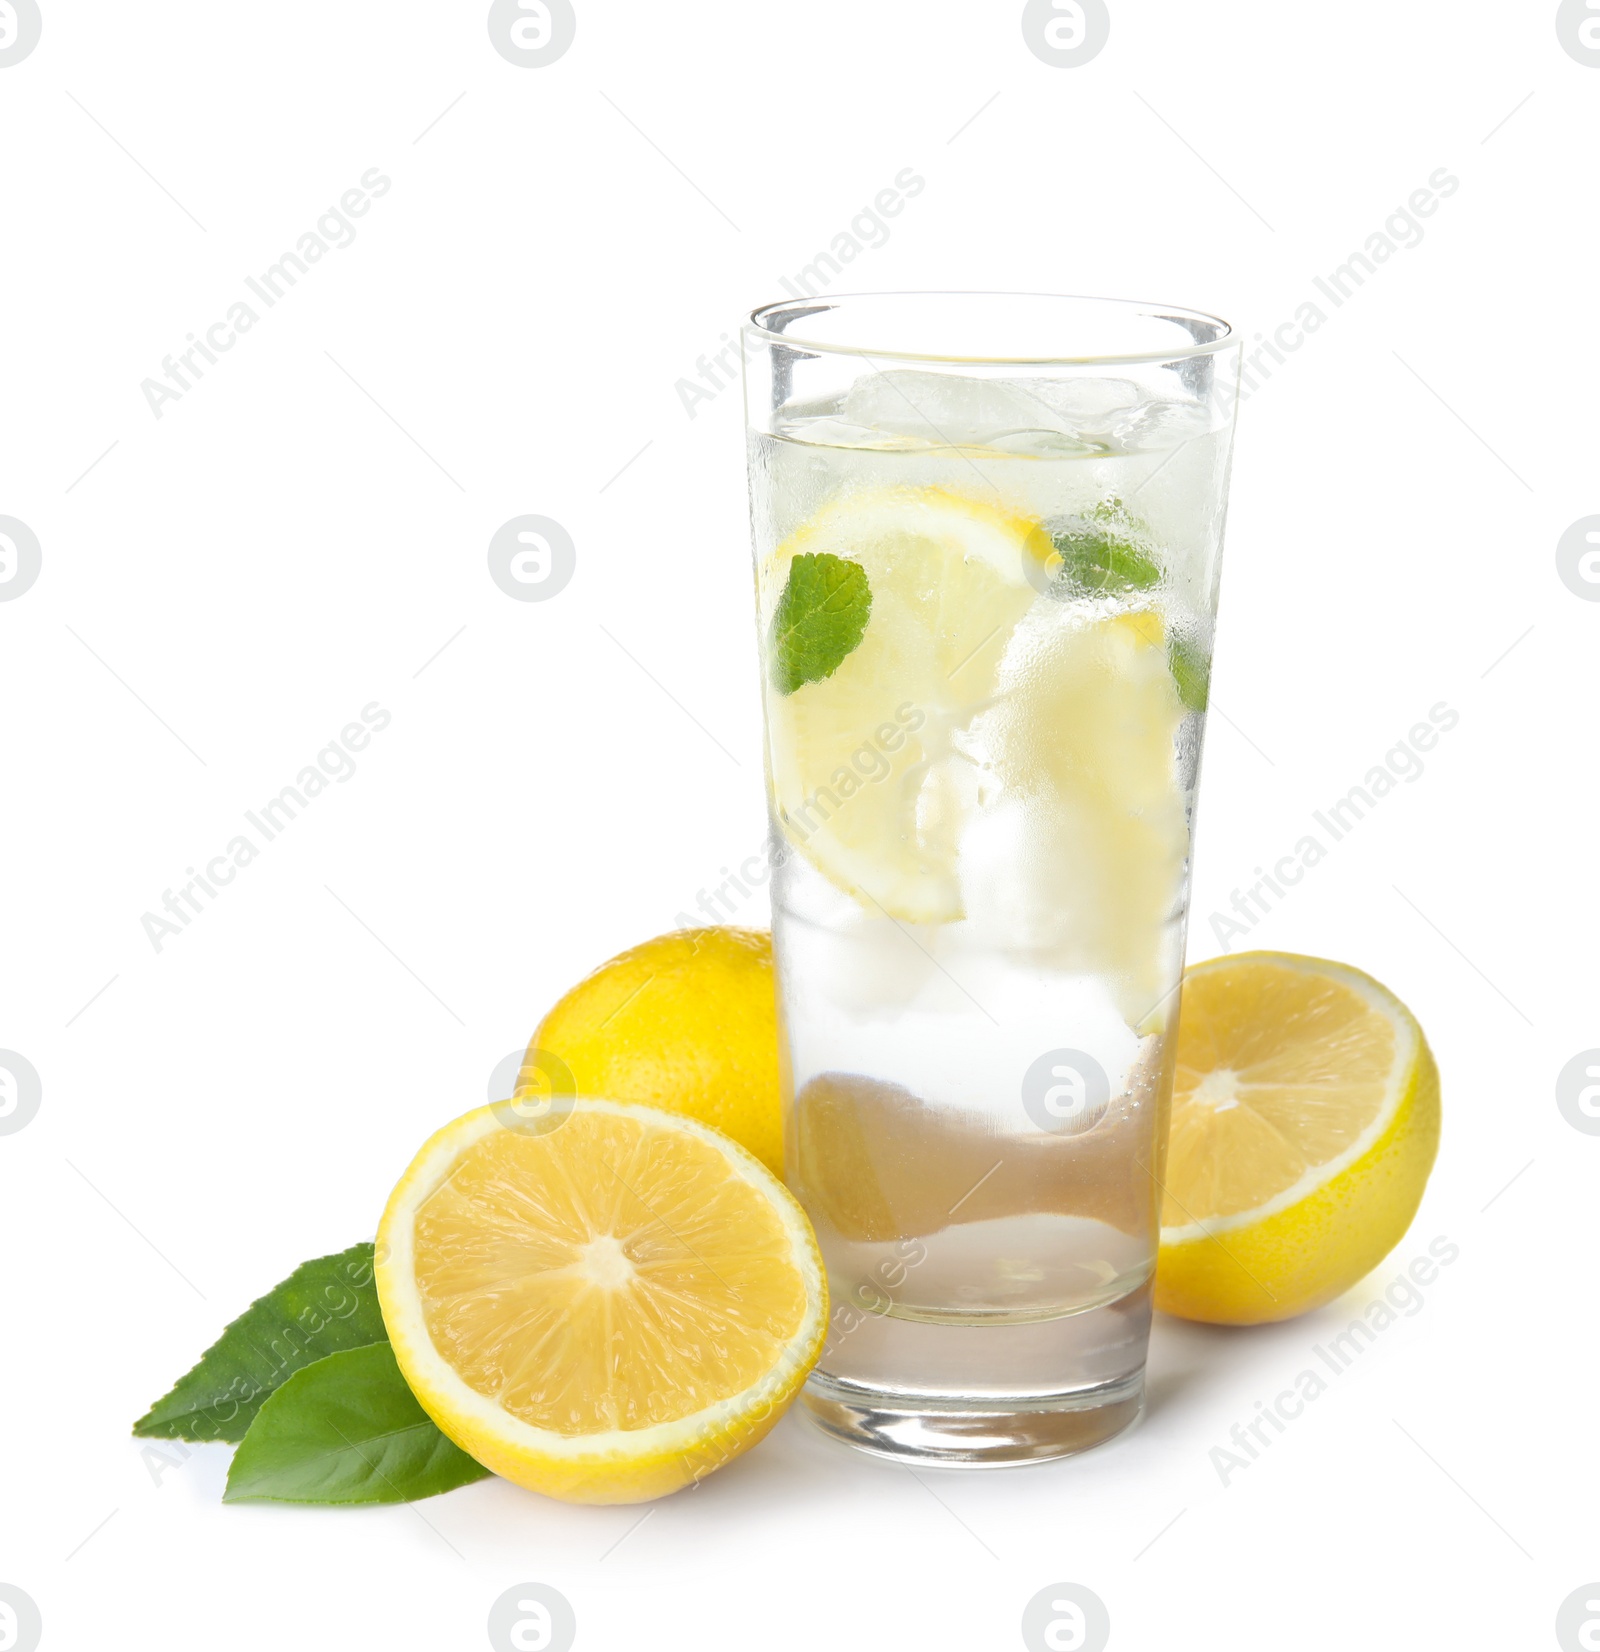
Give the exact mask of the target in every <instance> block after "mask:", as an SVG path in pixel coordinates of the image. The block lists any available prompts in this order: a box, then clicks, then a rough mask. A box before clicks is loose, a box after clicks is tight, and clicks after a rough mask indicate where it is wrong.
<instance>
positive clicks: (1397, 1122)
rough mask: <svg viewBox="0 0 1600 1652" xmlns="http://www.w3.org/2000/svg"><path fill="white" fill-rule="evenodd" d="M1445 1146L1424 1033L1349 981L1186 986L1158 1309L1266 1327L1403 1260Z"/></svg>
mask: <svg viewBox="0 0 1600 1652" xmlns="http://www.w3.org/2000/svg"><path fill="white" fill-rule="evenodd" d="M1438 1145H1439V1069H1438V1067H1437V1066H1436V1065H1435V1063H1434V1059H1433V1053H1432V1051H1431V1050H1429V1048H1428V1042H1427V1040H1426V1039H1425V1038H1424V1037H1423V1035H1422V1028H1421V1027H1420V1026H1418V1025H1417V1021H1416V1018H1415V1017H1414V1016H1413V1015H1412V1014H1411V1012H1410V1011H1409V1010H1408V1009H1407V1008H1406V1007H1405V1005H1404V1004H1402V1003H1401V1002H1400V1000H1399V999H1398V998H1396V997H1395V996H1394V994H1393V993H1392V992H1390V991H1389V990H1388V989H1387V988H1386V987H1384V986H1381V985H1380V984H1379V983H1378V982H1377V981H1374V980H1373V979H1372V977H1371V976H1370V975H1363V974H1362V973H1361V971H1360V970H1357V969H1351V968H1350V967H1349V966H1348V965H1345V964H1334V963H1328V962H1326V961H1325V960H1323V959H1320V958H1303V957H1299V956H1297V955H1295V954H1293V953H1287V952H1244V953H1239V954H1238V955H1236V956H1234V957H1231V958H1213V959H1211V960H1209V961H1208V962H1206V963H1202V964H1196V965H1195V966H1194V967H1193V968H1192V969H1189V970H1188V971H1186V972H1185V974H1184V977H1183V997H1182V1008H1181V1011H1180V1016H1179V1029H1178V1053H1177V1073H1176V1077H1175V1079H1174V1082H1173V1095H1172V1129H1171V1136H1170V1139H1169V1145H1168V1149H1167V1167H1166V1179H1165V1202H1164V1205H1163V1209H1162V1217H1161V1221H1162V1228H1161V1255H1160V1261H1159V1264H1158V1266H1157V1270H1156V1305H1157V1306H1158V1307H1160V1308H1162V1309H1164V1310H1165V1311H1166V1312H1168V1313H1171V1314H1178V1315H1181V1316H1182V1317H1183V1318H1185V1319H1200V1320H1208V1321H1211V1322H1212V1323H1215V1324H1223V1325H1251V1324H1258V1323H1260V1322H1263V1321H1266V1320H1276V1319H1288V1318H1290V1317H1292V1316H1293V1315H1295V1314H1300V1313H1304V1312H1306V1311H1307V1310H1308V1309H1310V1308H1315V1307H1320V1306H1321V1304H1323V1303H1324V1302H1328V1301H1331V1300H1332V1299H1333V1298H1334V1297H1336V1296H1338V1295H1340V1294H1341V1293H1342V1292H1343V1291H1346V1290H1348V1289H1349V1288H1350V1286H1352V1285H1353V1284H1355V1282H1356V1281H1357V1280H1358V1279H1360V1278H1361V1277H1362V1276H1363V1275H1364V1274H1366V1273H1368V1272H1370V1271H1371V1270H1372V1269H1373V1268H1374V1267H1376V1266H1377V1264H1378V1263H1379V1262H1381V1261H1382V1260H1383V1258H1384V1257H1385V1256H1386V1255H1387V1254H1388V1253H1389V1252H1390V1251H1391V1250H1392V1249H1393V1248H1394V1246H1395V1245H1396V1244H1398V1243H1399V1241H1400V1239H1401V1238H1402V1237H1403V1236H1404V1234H1405V1231H1406V1229H1407V1228H1408V1227H1409V1226H1410V1225H1411V1219H1412V1217H1413V1216H1414V1215H1415V1214H1416V1211H1417V1206H1418V1204H1419V1203H1420V1202H1421V1199H1422V1192H1423V1188H1424V1187H1425V1186H1426V1184H1427V1180H1428V1172H1429V1171H1430V1170H1431V1169H1432V1167H1433V1160H1434V1154H1435V1152H1436V1151H1437V1149H1438Z"/></svg>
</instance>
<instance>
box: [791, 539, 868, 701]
mask: <svg viewBox="0 0 1600 1652" xmlns="http://www.w3.org/2000/svg"><path fill="white" fill-rule="evenodd" d="M871 612H872V588H871V586H869V585H868V584H867V573H866V569H864V568H863V567H862V566H861V564H860V563H859V562H849V561H846V560H845V558H844V557H842V556H830V555H829V554H828V553H827V552H826V551H820V552H818V553H816V554H815V555H812V554H809V553H808V554H806V555H804V556H797V557H796V558H795V559H794V561H793V562H791V563H790V564H789V582H788V584H787V585H785V586H784V588H783V595H782V596H781V597H780V598H779V599H778V611H777V612H776V613H775V614H774V615H773V616H772V635H771V637H770V638H769V639H768V643H767V656H768V659H769V661H770V662H771V668H772V680H773V682H774V683H775V684H776V685H777V688H778V692H779V693H780V694H793V693H794V691H795V690H796V689H797V688H801V687H803V686H804V685H805V684H806V683H815V682H820V681H821V680H822V679H823V678H824V677H831V676H832V675H833V674H834V672H835V671H837V670H838V669H839V667H840V666H841V665H842V664H843V663H844V661H845V660H846V659H847V658H848V657H849V656H850V655H851V654H852V653H853V652H854V651H855V649H856V647H857V646H858V645H859V643H860V641H861V638H862V635H863V634H864V633H865V631H866V629H867V618H868V616H869V615H870V614H871Z"/></svg>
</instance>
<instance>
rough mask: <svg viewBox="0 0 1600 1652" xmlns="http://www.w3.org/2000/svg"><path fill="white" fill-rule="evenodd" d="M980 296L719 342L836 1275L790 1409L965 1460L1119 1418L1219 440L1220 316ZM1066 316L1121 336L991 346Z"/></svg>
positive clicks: (795, 1129) (807, 1099)
mask: <svg viewBox="0 0 1600 1652" xmlns="http://www.w3.org/2000/svg"><path fill="white" fill-rule="evenodd" d="M1000 302H1001V301H997V300H982V299H979V298H977V297H976V296H975V295H950V297H949V298H948V299H947V300H945V301H943V306H944V313H945V317H946V323H947V324H948V325H952V326H953V327H954V328H955V329H956V330H957V331H962V330H963V329H965V330H966V331H967V332H968V333H969V334H970V335H971V336H972V337H973V338H974V340H975V341H976V342H975V344H974V345H973V347H971V348H969V349H963V348H962V346H961V345H960V344H957V345H956V346H955V348H954V350H953V351H952V359H948V360H941V359H933V360H923V361H917V362H916V364H915V365H911V364H908V363H909V361H910V358H912V357H913V356H914V355H915V354H916V352H917V350H922V351H926V350H927V349H928V347H929V346H928V343H927V341H926V337H924V338H923V340H922V342H920V343H917V344H916V345H915V348H901V347H897V344H895V343H890V344H888V345H885V346H883V347H882V350H881V351H880V350H874V351H873V352H872V353H871V354H868V353H866V351H867V348H868V346H869V345H870V344H871V343H873V342H874V340H873V338H872V336H871V335H872V333H873V332H874V330H880V329H885V328H887V329H889V330H890V331H893V329H894V327H895V326H896V325H898V324H900V323H901V322H903V321H904V316H905V314H906V312H908V311H909V312H912V319H911V320H910V321H909V322H905V326H906V327H907V328H908V329H915V328H916V327H917V326H918V325H919V321H918V318H917V316H916V314H915V313H914V312H916V311H917V309H918V306H919V305H926V303H927V301H925V300H916V299H914V298H898V299H897V298H888V297H886V298H880V299H844V300H840V301H838V302H837V305H823V304H820V303H814V304H811V305H788V306H780V307H777V308H776V309H775V310H773V311H768V312H760V313H758V315H757V317H756V318H755V323H756V325H755V326H754V328H753V329H752V332H753V338H752V341H751V342H752V343H753V344H754V345H755V346H756V363H755V364H754V365H753V370H752V373H751V378H750V398H751V423H752V427H753V429H752V436H751V443H752V452H751V477H752V511H753V520H754V532H755V548H756V579H757V604H758V615H759V624H760V634H761V639H762V645H763V655H764V667H765V669H764V672H763V683H764V694H765V709H766V728H767V757H768V778H769V788H770V803H771V813H772V821H773V830H774V833H775V839H776V848H775V854H774V862H775V872H774V877H773V885H772V899H773V928H774V941H775V947H776V953H777V966H778V982H779V1005H780V1022H781V1034H782V1040H781V1042H782V1048H783V1059H784V1062H785V1073H784V1091H785V1103H786V1126H785V1139H786V1159H787V1176H788V1180H789V1183H790V1186H791V1187H792V1188H793V1190H794V1191H795V1193H796V1194H797V1195H798V1197H799V1198H800V1200H801V1202H802V1203H803V1204H804V1206H805V1207H806V1210H807V1212H808V1214H809V1215H810V1216H811V1218H812V1221H813V1223H814V1225H815V1227H816V1230H817V1234H818V1237H819V1240H820V1243H821V1246H822V1249H823V1254H824V1256H825V1258H826V1261H827V1265H828V1270H829V1278H830V1288H831V1290H832V1294H833V1300H834V1304H835V1312H834V1321H833V1326H832V1332H831V1336H830V1341H829V1344H828V1347H827V1348H826V1349H825V1352H824V1355H823V1359H822V1362H821V1365H820V1367H819V1369H818V1372H817V1373H816V1374H815V1375H814V1376H813V1378H812V1382H811V1385H810V1388H809V1390H808V1395H807V1403H808V1404H809V1405H810V1406H811V1408H812V1410H813V1411H814V1412H815V1413H816V1414H817V1415H818V1416H819V1417H820V1418H821V1419H822V1420H823V1421H824V1423H825V1425H826V1426H829V1427H830V1428H832V1429H833V1430H834V1431H835V1432H837V1433H840V1434H842V1435H844V1436H845V1437H847V1438H851V1439H853V1440H854V1441H855V1442H856V1443H858V1444H864V1445H867V1446H868V1447H869V1448H873V1449H879V1450H888V1451H892V1452H896V1453H902V1454H911V1455H921V1456H926V1457H932V1458H938V1459H943V1460H959V1461H983V1460H1009V1459H1012V1458H1016V1457H1024V1456H1042V1455H1055V1454H1059V1453H1060V1452H1061V1451H1064V1450H1072V1449H1079V1448H1081V1447H1082V1446H1083V1445H1085V1444H1089V1443H1093V1441H1094V1440H1095V1439H1097V1438H1100V1437H1103V1436H1104V1434H1106V1433H1109V1432H1114V1431H1115V1429H1116V1428H1118V1427H1121V1426H1125V1424H1126V1422H1127V1421H1129V1420H1131V1419H1132V1417H1133V1416H1134V1415H1136V1414H1137V1409H1138V1404H1139V1383H1140V1377H1141V1373H1142V1367H1143V1350H1144V1344H1145V1339H1146V1336H1147V1330H1148V1318H1149V1303H1150V1279H1151V1275H1152V1272H1153V1268H1154V1263H1155V1257H1156V1247H1157V1238H1158V1231H1159V1217H1160V1204H1161V1190H1160V1184H1159V1176H1160V1166H1161V1155H1162V1153H1163V1151H1164V1146H1165V1136H1166V1110H1167V1104H1168V1098H1169V1095H1170V1090H1171V1069H1172V1055H1173V1051H1172V1044H1173V1039H1174V1036H1175V1030H1176V1026H1177V1002H1176V988H1177V986H1178V983H1179V980H1180V977H1181V973H1182V960H1183V933H1184V921H1185V912H1186V902H1187V871H1188V859H1189V833H1190V822H1191V819H1192V815H1193V805H1194V792H1195V785H1196V780H1197V775H1198V768H1199V758H1200V746H1201V734H1202V728H1203V724H1204V712H1205V706H1206V700H1207V694H1208V684H1209V669H1210V666H1209V662H1210V653H1211V628H1212V619H1213V615H1214V612H1215V597H1216V587H1217V577H1218V571H1219V557H1220V548H1221V534H1222V508H1223V499H1224V495H1225V487H1226V473H1227V465H1228V454H1229V441H1230V434H1231V431H1230V423H1231V421H1230V419H1229V417H1228V416H1227V413H1226V410H1225V403H1226V398H1225V396H1224V395H1222V394H1221V393H1220V391H1219V385H1220V384H1221V382H1222V380H1223V379H1224V378H1225V376H1226V374H1227V372H1229V371H1231V370H1232V365H1233V351H1232V349H1231V347H1225V346H1226V345H1227V335H1226V328H1225V327H1224V326H1223V325H1222V324H1221V323H1214V322H1209V321H1208V320H1207V318H1196V317H1182V318H1181V320H1180V318H1179V317H1176V316H1174V315H1171V314H1163V315H1160V316H1156V315H1154V314H1152V313H1150V312H1142V311H1139V310H1137V308H1136V307H1122V306H1104V307H1103V308H1105V309H1109V310H1112V311H1122V310H1123V309H1124V308H1126V309H1127V310H1128V311H1129V312H1130V313H1129V314H1126V315H1121V314H1118V315H1113V316H1112V317H1111V318H1110V319H1109V321H1108V320H1107V318H1105V317H1100V316H1096V317H1092V318H1091V317H1088V315H1087V312H1086V311H1084V310H1083V309H1080V308H1077V307H1079V306H1084V305H1085V304H1086V303H1087V302H1088V301H1074V300H1060V299H1057V300H1041V299H1032V300H1026V299H1019V300H1010V301H1005V303H1006V305H1007V308H1006V309H1005V310H1004V311H1002V312H1000V313H998V314H994V313H991V314H990V315H988V316H987V317H983V316H977V315H975V313H974V306H977V305H983V304H987V305H989V306H994V305H996V304H997V303H1000ZM891 306H895V307H898V308H897V310H896V313H894V314H891V313H890V308H889V307H891ZM1057 307H1059V308H1057ZM857 312H859V316H858V314H857ZM1035 312H1037V313H1035ZM951 317H953V321H951V320H950V319H949V318H951ZM1086 319H1093V320H1095V323H1096V325H1100V326H1105V325H1110V326H1112V327H1113V328H1115V327H1117V326H1119V325H1124V324H1125V325H1126V327H1127V329H1128V331H1129V333H1130V336H1133V337H1134V340H1135V343H1142V342H1145V341H1146V340H1149V341H1151V342H1153V344H1154V348H1152V349H1148V350H1131V351H1130V352H1129V356H1130V358H1131V359H1129V360H1127V361H1126V362H1120V361H1119V362H1118V364H1117V365H1114V366H1113V365H1109V364H1107V363H1105V362H1103V361H1100V360H1098V359H1097V360H1094V361H1091V362H1087V363H1076V362H1064V361H1055V360H1051V361H1042V360H1040V359H1039V357H1038V354H1037V353H1032V354H1028V353H1025V352H1021V351H1019V352H1017V353H1016V354H1015V355H1014V354H1013V351H1012V349H1010V348H1007V347H1004V346H1002V347H1000V348H997V349H996V348H994V347H993V346H991V345H990V344H989V343H988V342H987V340H988V339H989V338H991V337H995V338H998V337H1001V336H1003V335H1005V336H1009V335H1010V334H1013V333H1015V332H1016V331H1017V330H1018V329H1019V328H1021V327H1026V326H1035V327H1043V328H1044V329H1045V330H1046V331H1050V330H1051V329H1053V330H1054V335H1056V336H1064V337H1065V338H1066V339H1067V341H1068V342H1070V335H1071V332H1072V329H1073V325H1074V322H1075V321H1084V320H1086ZM852 328H854V329H856V330H857V331H856V332H853V331H851V329H852ZM928 331H929V332H932V331H933V329H931V328H930V329H928ZM857 332H859V334H860V336H859V337H858V336H857ZM1172 334H1176V335H1177V336H1171V335H1172ZM908 336H909V337H912V338H913V339H915V337H916V336H917V335H916V334H915V333H914V331H912V332H909V333H908ZM991 349H993V353H994V354H995V355H997V356H1000V357H1001V358H1002V359H1000V360H994V361H991V360H987V359H975V358H983V357H987V356H988V354H989V353H990V351H991ZM958 351H959V352H960V353H959V355H957V354H956V352H958ZM835 352H836V353H835ZM1219 358H1220V359H1219ZM819 364H820V365H819Z"/></svg>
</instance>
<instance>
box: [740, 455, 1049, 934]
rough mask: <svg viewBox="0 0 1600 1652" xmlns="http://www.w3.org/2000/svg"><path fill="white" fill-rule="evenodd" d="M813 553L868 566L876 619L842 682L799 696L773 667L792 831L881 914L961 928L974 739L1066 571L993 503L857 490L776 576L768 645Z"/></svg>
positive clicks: (777, 743) (773, 750)
mask: <svg viewBox="0 0 1600 1652" xmlns="http://www.w3.org/2000/svg"><path fill="white" fill-rule="evenodd" d="M800 556H827V557H836V558H839V559H841V560H843V561H845V562H849V563H853V564H855V565H856V566H857V567H859V568H860V569H862V570H863V571H864V573H865V575H866V581H867V586H868V588H869V590H870V594H871V608H870V614H869V616H868V618H867V622H866V626H865V630H864V632H863V634H862V636H861V640H860V642H859V644H858V645H857V646H856V647H855V648H854V649H852V650H851V652H849V653H848V654H847V655H846V656H845V657H844V659H843V660H842V661H841V662H840V663H839V664H838V665H837V667H836V668H835V669H834V670H833V671H832V672H831V673H830V674H829V675H827V676H825V677H821V678H819V679H817V680H815V681H810V682H805V683H803V684H802V685H801V686H800V687H798V688H796V689H795V690H794V691H793V692H792V693H784V692H782V690H781V689H780V687H779V686H777V683H776V681H775V680H774V677H773V674H772V673H771V672H770V671H769V677H768V684H767V731H768V732H767V742H768V761H769V768H770V775H771V784H772V791H773V798H774V810H775V814H776V817H777V819H778V822H779V824H780V826H781V827H782V829H783V832H784V834H785V836H786V837H787V838H788V840H789V841H790V842H791V843H793V844H795V845H797V846H798V848H799V849H800V851H801V853H803V854H804V855H805V857H806V858H807V859H808V860H809V861H810V862H811V863H812V865H814V866H815V867H816V868H817V869H818V870H819V871H820V872H822V873H823V874H824V875H825V876H826V877H827V878H828V879H829V880H830V881H831V882H832V883H833V884H834V885H835V886H836V887H837V888H839V889H841V890H843V891H844V892H845V893H847V894H850V895H854V896H855V897H856V898H857V899H858V900H860V901H861V903H862V905H863V906H865V907H866V908H867V909H868V910H869V911H873V910H881V911H883V912H884V913H887V914H888V915H889V916H890V917H893V918H897V919H900V920H902V921H904V922H910V923H949V922H953V921H954V920H956V919H959V918H960V917H962V916H963V912H962V904H961V896H960V889H959V886H958V883H957V878H956V853H957V845H958V842H959V836H960V828H961V825H962V822H963V821H964V819H965V818H966V816H967V815H968V813H969V812H970V809H971V805H972V799H973V794H974V788H975V786H976V783H977V781H976V776H975V774H974V773H973V772H972V765H971V763H970V762H969V761H968V760H967V758H966V757H965V756H964V755H963V752H962V749H961V736H962V735H963V734H964V732H965V731H966V730H967V729H968V728H969V726H970V724H971V722H972V719H973V718H974V717H975V716H977V715H978V714H979V713H980V712H981V711H982V710H983V709H984V707H985V706H986V705H987V704H988V702H989V700H990V698H991V696H992V695H993V694H994V692H995V687H996V681H997V677H998V673H999V669H1000V662H1001V658H1002V656H1003V654H1004V652H1005V649H1006V645H1007V643H1008V642H1009V641H1010V640H1011V635H1012V632H1013V631H1014V630H1015V628H1016V625H1017V622H1018V621H1019V620H1020V619H1021V618H1022V616H1023V615H1024V614H1025V613H1026V612H1027V610H1028V608H1029V607H1030V606H1031V605H1032V603H1033V601H1034V600H1035V597H1036V596H1037V595H1038V592H1039V590H1040V589H1042V588H1043V585H1044V583H1045V581H1046V579H1047V577H1048V572H1049V570H1050V568H1051V565H1052V563H1053V561H1056V560H1059V559H1058V558H1057V557H1056V553H1055V551H1054V548H1053V547H1052V545H1051V543H1050V539H1049V536H1048V535H1047V534H1046V533H1045V532H1044V530H1043V529H1042V528H1041V527H1040V526H1039V524H1038V523H1037V522H1035V521H1033V520H1032V519H1031V518H1028V517H1023V516H1018V515H1015V514H1013V513H1010V512H1007V511H1004V510H1001V509H999V508H998V507H996V506H994V505H991V504H988V503H986V502H985V501H983V500H979V499H973V498H968V497H965V496H963V495H960V494H957V493H954V492H951V491H948V490H946V489H943V488H921V489H918V488H889V489H879V490H874V491H869V492H865V493H860V494H854V495H851V496H849V497H847V498H844V499H842V500H840V501H838V502H837V503H835V504H832V505H830V506H828V507H826V508H825V509H823V510H822V511H820V512H818V514H817V515H816V516H814V517H813V518H812V519H811V520H810V521H809V522H807V523H806V524H805V525H804V526H803V527H801V528H800V529H798V530H797V531H796V532H795V533H793V534H791V535H790V536H789V538H788V539H786V540H785V541H784V542H783V543H782V544H781V545H780V546H779V547H778V548H777V550H776V551H774V552H773V554H772V556H771V558H770V559H769V560H768V563H767V565H766V566H765V567H764V568H763V569H762V571H761V606H762V620H763V632H764V634H766V635H769V636H770V632H771V626H772V620H773V616H774V614H775V613H776V612H777V609H778V605H779V602H780V600H781V597H782V594H783V591H784V589H785V586H786V584H787V582H788V578H789V574H790V569H791V567H792V565H793V563H794V561H795V559H796V558H797V557H800ZM769 664H770V662H769Z"/></svg>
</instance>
